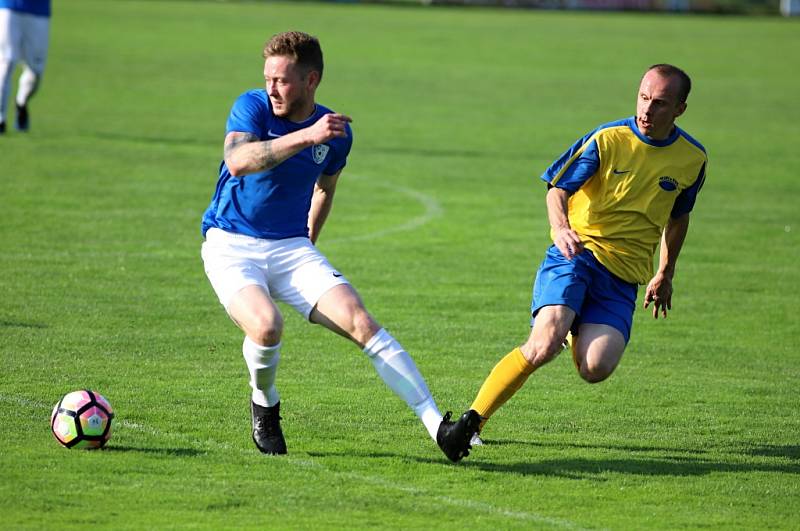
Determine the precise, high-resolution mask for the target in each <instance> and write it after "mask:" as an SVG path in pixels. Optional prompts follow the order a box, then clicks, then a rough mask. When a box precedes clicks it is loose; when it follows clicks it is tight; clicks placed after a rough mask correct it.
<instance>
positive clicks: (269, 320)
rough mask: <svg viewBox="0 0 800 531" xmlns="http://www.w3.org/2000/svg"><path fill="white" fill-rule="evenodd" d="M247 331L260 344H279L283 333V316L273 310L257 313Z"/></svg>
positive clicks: (267, 345)
mask: <svg viewBox="0 0 800 531" xmlns="http://www.w3.org/2000/svg"><path fill="white" fill-rule="evenodd" d="M245 332H246V333H247V335H248V336H249V337H250V339H252V340H253V341H255V342H256V343H258V344H259V345H263V346H265V347H269V346H273V345H277V344H278V343H280V341H281V336H282V335H283V317H282V316H281V314H279V313H272V312H268V313H261V314H258V315H255V316H254V317H253V320H252V322H251V323H250V325H249V326H248V327H247V329H246V330H245Z"/></svg>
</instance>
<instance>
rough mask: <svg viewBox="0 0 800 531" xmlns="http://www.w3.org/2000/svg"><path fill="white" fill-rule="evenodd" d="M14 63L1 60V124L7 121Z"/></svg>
mask: <svg viewBox="0 0 800 531" xmlns="http://www.w3.org/2000/svg"><path fill="white" fill-rule="evenodd" d="M13 71H14V63H12V62H10V61H3V60H0V122H5V121H6V116H7V115H8V112H7V111H8V94H9V91H10V90H11V73H12V72H13Z"/></svg>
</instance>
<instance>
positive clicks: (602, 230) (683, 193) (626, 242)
mask: <svg viewBox="0 0 800 531" xmlns="http://www.w3.org/2000/svg"><path fill="white" fill-rule="evenodd" d="M707 163H708V158H707V156H706V151H705V148H704V147H703V146H702V145H701V144H700V143H699V142H697V141H696V140H695V139H693V138H692V137H691V136H689V135H688V134H687V133H686V132H685V131H683V130H682V129H680V128H679V127H677V126H676V127H675V128H674V130H673V132H672V133H671V134H670V136H669V138H667V139H666V140H653V139H650V138H648V137H646V136H644V135H642V134H641V132H640V131H639V129H638V127H637V126H636V118H635V117H630V118H626V119H624V120H618V121H616V122H611V123H608V124H604V125H601V126H600V127H598V128H597V129H595V130H593V131H591V132H590V133H589V134H587V135H586V136H584V137H583V138H581V139H580V140H578V141H577V142H575V144H573V145H572V147H570V148H569V149H568V150H567V151H566V152H565V153H564V154H563V155H562V156H561V157H560V158H558V159H557V160H556V161H555V162H554V163H553V164H552V165H551V166H550V167H549V168H547V170H546V171H545V172H544V174H542V177H541V178H542V180H544V181H545V182H547V183H548V184H549V185H551V186H556V187H558V188H563V189H565V190H567V191H569V192H570V193H571V195H570V198H569V203H568V216H569V223H570V225H571V226H572V230H574V231H575V232H576V233H577V234H578V235H579V236H580V238H581V241H582V242H583V243H584V245H585V247H586V248H587V249H589V250H591V251H592V253H593V254H594V255H595V257H596V258H597V260H598V261H599V262H600V263H601V264H603V265H604V266H605V267H606V268H607V269H608V270H609V271H611V273H613V274H614V275H616V276H617V277H619V278H621V279H622V280H625V281H627V282H632V283H638V284H646V283H647V282H649V281H650V278H651V276H652V274H653V254H654V253H655V250H656V248H657V247H658V244H659V241H660V239H661V234H662V232H663V230H664V227H665V226H666V224H667V221H668V219H669V217H670V216H672V217H673V218H677V217H680V216H682V215H684V214H686V213H688V212H690V211H691V210H692V208H693V207H694V203H695V200H696V198H697V193H698V192H699V191H700V188H701V187H702V186H703V182H704V181H705V174H706V166H707ZM551 237H552V231H551Z"/></svg>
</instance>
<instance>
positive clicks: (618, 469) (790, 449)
mask: <svg viewBox="0 0 800 531" xmlns="http://www.w3.org/2000/svg"><path fill="white" fill-rule="evenodd" d="M485 442H486V443H487V447H491V446H497V445H509V446H510V445H527V446H535V447H539V448H544V447H552V448H557V449H558V448H562V449H568V448H579V449H595V450H597V451H598V452H599V453H600V454H603V453H607V452H609V451H614V452H619V451H621V452H625V453H627V454H630V455H631V457H607V456H603V455H598V457H596V458H588V457H564V458H555V459H554V458H547V459H540V458H537V455H536V450H532V451H531V453H530V459H526V460H525V461H519V462H514V463H497V462H487V461H485V460H482V458H481V455H480V454H481V451H482V449H481V448H480V447H478V448H473V449H472V451H471V453H470V456H469V457H467V458H466V459H464V460H463V461H461V462H459V463H458V464H456V465H454V466H460V467H466V468H471V469H478V470H483V471H485V472H499V473H505V474H508V473H513V474H520V475H523V476H551V477H561V478H567V479H583V480H585V479H590V480H596V481H605V475H606V474H608V473H616V474H628V475H637V476H674V477H691V476H705V475H709V474H712V473H715V472H778V473H783V474H795V475H800V463H794V462H792V463H743V462H741V461H740V458H739V457H738V456H741V455H752V456H760V457H785V458H789V459H790V460H792V461H800V447H798V446H771V445H768V446H762V447H758V448H754V449H744V450H731V451H726V453H729V454H738V456H737V455H732V456H731V459H729V460H728V459H719V458H717V457H712V456H709V455H708V453H707V451H705V450H699V449H692V448H665V447H646V446H627V445H619V446H614V445H589V444H560V443H552V444H539V443H532V442H529V441H525V442H523V441H492V440H489V441H485ZM653 452H661V453H666V454H675V455H663V456H652V455H644V454H647V453H653ZM686 454H689V455H686ZM309 455H312V456H314V457H332V456H337V457H349V458H355V459H407V460H412V461H417V462H419V463H426V464H436V465H450V466H453V464H452V463H450V462H449V461H447V458H445V457H444V456H443V455H441V456H437V457H430V458H429V457H420V456H411V455H408V454H406V455H403V454H402V453H398V452H386V451H382V452H353V451H348V452H341V453H340V452H311V453H309Z"/></svg>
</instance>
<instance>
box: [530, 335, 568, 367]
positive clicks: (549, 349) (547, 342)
mask: <svg viewBox="0 0 800 531" xmlns="http://www.w3.org/2000/svg"><path fill="white" fill-rule="evenodd" d="M562 348H563V346H562V343H561V341H558V340H557V339H556V338H555V337H547V338H536V337H530V338H529V339H528V341H527V343H525V344H524V345H522V347H520V350H522V355H523V356H525V359H526V360H527V362H528V363H530V364H531V365H532V366H533V367H535V368H539V367H541V366H542V365H544V364H545V363H547V362H549V361H551V360H552V359H553V358H555V357H556V356H558V354H559V352H561V349H562Z"/></svg>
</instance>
